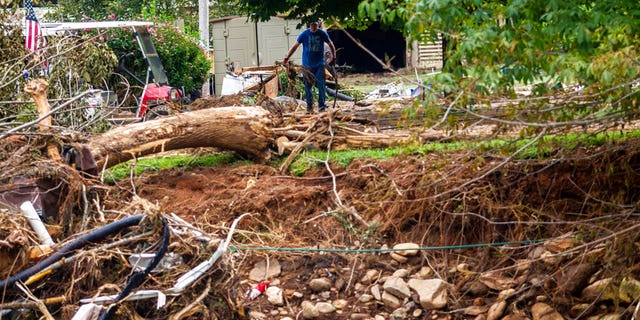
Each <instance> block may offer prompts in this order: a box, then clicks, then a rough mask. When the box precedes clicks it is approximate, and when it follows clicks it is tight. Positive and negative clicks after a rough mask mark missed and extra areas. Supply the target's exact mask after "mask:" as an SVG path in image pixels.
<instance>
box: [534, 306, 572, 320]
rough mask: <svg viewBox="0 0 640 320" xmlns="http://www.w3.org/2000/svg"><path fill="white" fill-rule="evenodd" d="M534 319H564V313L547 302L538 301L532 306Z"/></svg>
mask: <svg viewBox="0 0 640 320" xmlns="http://www.w3.org/2000/svg"><path fill="white" fill-rule="evenodd" d="M531 316H532V318H533V320H564V318H563V317H562V315H561V314H560V313H558V311H556V310H555V309H554V308H553V307H551V306H550V305H548V304H546V303H542V302H538V303H536V304H534V305H533V306H532V307H531Z"/></svg>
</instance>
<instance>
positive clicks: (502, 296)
mask: <svg viewBox="0 0 640 320" xmlns="http://www.w3.org/2000/svg"><path fill="white" fill-rule="evenodd" d="M515 294H516V289H507V290H502V291H500V293H498V300H507V299H509V298H511V297H513V295H515Z"/></svg>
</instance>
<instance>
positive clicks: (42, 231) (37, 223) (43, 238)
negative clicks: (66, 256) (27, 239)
mask: <svg viewBox="0 0 640 320" xmlns="http://www.w3.org/2000/svg"><path fill="white" fill-rule="evenodd" d="M20 210H22V212H24V215H25V216H26V217H27V219H28V220H29V224H30V225H31V228H33V231H35V232H36V234H37V235H38V238H39V239H40V243H41V244H45V245H54V244H55V243H54V242H53V239H51V236H50V235H49V232H48V231H47V228H46V227H45V226H44V223H42V220H40V217H39V216H38V213H37V212H36V208H34V207H33V204H32V203H31V201H25V202H23V203H22V205H20Z"/></svg>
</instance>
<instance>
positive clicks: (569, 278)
mask: <svg viewBox="0 0 640 320" xmlns="http://www.w3.org/2000/svg"><path fill="white" fill-rule="evenodd" d="M597 270H598V268H597V267H596V266H595V265H594V264H592V263H580V264H577V265H571V266H568V267H567V268H561V269H560V270H559V271H558V275H557V276H556V278H557V281H558V288H560V290H562V291H563V292H567V293H570V294H572V295H575V294H577V293H578V292H580V290H582V289H584V288H585V287H586V286H587V285H588V284H589V279H590V278H591V276H592V275H593V274H594V273H595V272H596V271H597Z"/></svg>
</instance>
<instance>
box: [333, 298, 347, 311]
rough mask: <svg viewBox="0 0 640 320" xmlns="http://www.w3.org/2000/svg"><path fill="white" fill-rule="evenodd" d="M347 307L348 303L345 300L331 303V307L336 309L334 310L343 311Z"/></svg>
mask: <svg viewBox="0 0 640 320" xmlns="http://www.w3.org/2000/svg"><path fill="white" fill-rule="evenodd" d="M348 305H349V301H347V300H345V299H338V300H336V301H334V302H333V306H334V307H336V309H344V308H346V307H347V306H348Z"/></svg>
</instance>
